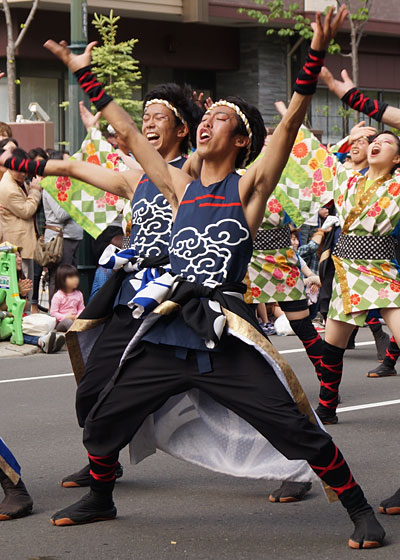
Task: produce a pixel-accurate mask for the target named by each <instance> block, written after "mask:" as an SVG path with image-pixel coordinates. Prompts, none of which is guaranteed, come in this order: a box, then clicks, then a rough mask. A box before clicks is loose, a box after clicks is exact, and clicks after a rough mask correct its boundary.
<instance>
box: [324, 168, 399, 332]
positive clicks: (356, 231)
mask: <svg viewBox="0 0 400 560" xmlns="http://www.w3.org/2000/svg"><path fill="white" fill-rule="evenodd" d="M366 177H367V176H366ZM365 180H366V178H365V177H360V176H357V177H351V178H350V179H347V178H346V177H345V175H344V174H343V173H342V172H340V171H339V172H338V174H337V177H336V179H335V186H334V192H335V204H336V211H337V215H338V217H339V220H340V225H341V227H342V233H343V234H346V235H350V236H353V235H354V236H372V237H382V236H390V235H391V233H392V231H393V229H394V228H395V227H396V225H397V223H398V221H399V219H400V174H398V173H395V174H393V175H390V174H389V175H386V176H385V177H381V178H379V179H378V180H377V181H375V182H374V183H373V184H372V185H370V187H369V188H368V189H367V191H365V192H364V189H365ZM333 259H334V263H335V269H336V274H335V279H334V282H333V293H332V299H331V304H330V308H329V313H328V317H330V318H331V319H336V320H338V321H343V322H347V323H351V324H353V325H358V326H363V325H364V322H365V318H366V315H367V313H368V310H370V309H380V308H387V307H400V274H399V272H400V270H399V264H398V263H397V261H395V260H393V261H388V260H366V259H348V258H338V257H335V256H334V257H333Z"/></svg>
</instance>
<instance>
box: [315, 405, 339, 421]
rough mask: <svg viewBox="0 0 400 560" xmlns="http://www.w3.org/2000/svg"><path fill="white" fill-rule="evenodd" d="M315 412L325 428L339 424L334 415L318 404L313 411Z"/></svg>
mask: <svg viewBox="0 0 400 560" xmlns="http://www.w3.org/2000/svg"><path fill="white" fill-rule="evenodd" d="M315 412H316V413H317V414H318V417H319V419H320V420H321V422H322V423H323V424H324V425H325V426H330V425H333V424H337V423H338V422H339V418H338V417H337V415H336V413H335V412H334V411H332V410H330V409H329V408H326V407H325V406H321V405H320V404H319V405H318V406H317V408H316V409H315Z"/></svg>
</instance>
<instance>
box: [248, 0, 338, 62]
mask: <svg viewBox="0 0 400 560" xmlns="http://www.w3.org/2000/svg"><path fill="white" fill-rule="evenodd" d="M253 2H254V4H257V5H258V6H262V7H263V8H264V10H267V12H265V11H261V10H259V9H257V10H256V9H248V8H239V10H238V11H239V13H240V14H247V15H248V16H249V17H251V18H254V19H256V20H257V21H258V23H260V24H262V25H267V26H268V29H267V31H266V34H267V35H274V34H275V33H276V34H277V35H278V36H279V37H294V36H298V37H299V39H301V41H303V40H307V41H311V39H312V36H313V30H312V28H311V21H310V19H309V18H307V17H305V16H303V14H301V13H299V5H298V4H297V3H296V2H293V3H292V4H289V5H288V6H287V7H285V3H284V1H283V0H253ZM277 20H280V21H282V20H283V21H285V22H286V21H287V22H290V23H291V24H292V25H287V26H283V27H279V28H278V27H271V25H273V24H274V22H276V21H277ZM328 52H329V53H331V54H335V53H338V52H340V46H339V45H338V43H336V42H335V41H334V39H332V41H331V42H330V45H329V47H328Z"/></svg>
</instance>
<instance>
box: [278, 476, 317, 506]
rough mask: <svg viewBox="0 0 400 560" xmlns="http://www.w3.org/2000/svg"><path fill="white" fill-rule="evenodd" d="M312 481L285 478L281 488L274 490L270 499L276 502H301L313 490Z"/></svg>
mask: <svg viewBox="0 0 400 560" xmlns="http://www.w3.org/2000/svg"><path fill="white" fill-rule="evenodd" d="M311 487H312V484H311V482H293V481H291V480H285V481H284V482H282V484H281V486H280V488H278V489H277V490H274V491H273V492H272V494H270V496H269V501H270V502H274V503H278V502H279V503H281V504H286V503H289V502H300V501H301V500H302V499H303V498H304V496H305V495H306V494H307V492H309V491H310V490H311Z"/></svg>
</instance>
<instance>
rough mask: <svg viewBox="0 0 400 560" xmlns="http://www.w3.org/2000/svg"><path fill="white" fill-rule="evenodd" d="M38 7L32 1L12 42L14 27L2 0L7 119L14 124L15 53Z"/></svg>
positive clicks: (15, 114) (37, 3) (6, 5)
mask: <svg viewBox="0 0 400 560" xmlns="http://www.w3.org/2000/svg"><path fill="white" fill-rule="evenodd" d="M38 6H39V0H33V2H32V6H31V9H30V11H29V14H28V17H27V18H26V20H25V23H24V24H23V25H21V31H20V32H19V34H18V37H17V39H16V40H15V41H14V26H13V22H12V17H11V11H10V6H9V4H8V0H3V10H4V15H5V18H6V27H7V83H8V118H9V120H10V121H11V122H15V119H16V118H17V84H16V80H17V69H16V61H15V51H16V50H17V49H18V47H19V46H20V44H21V42H22V40H23V38H24V37H25V34H26V32H27V30H28V28H29V26H30V24H31V23H32V20H33V18H34V16H35V13H36V10H37V9H38Z"/></svg>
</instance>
